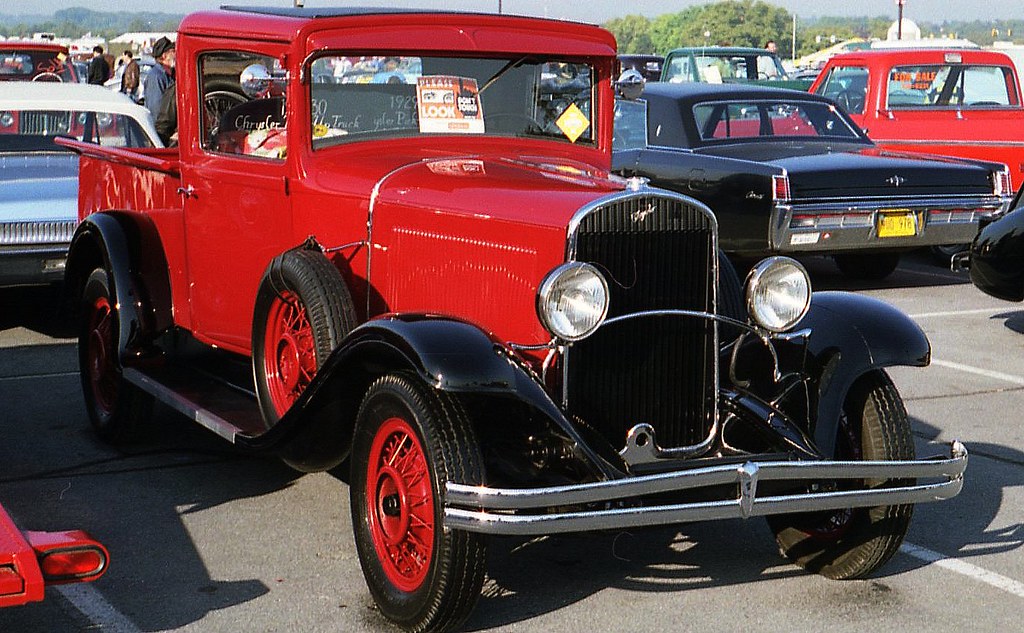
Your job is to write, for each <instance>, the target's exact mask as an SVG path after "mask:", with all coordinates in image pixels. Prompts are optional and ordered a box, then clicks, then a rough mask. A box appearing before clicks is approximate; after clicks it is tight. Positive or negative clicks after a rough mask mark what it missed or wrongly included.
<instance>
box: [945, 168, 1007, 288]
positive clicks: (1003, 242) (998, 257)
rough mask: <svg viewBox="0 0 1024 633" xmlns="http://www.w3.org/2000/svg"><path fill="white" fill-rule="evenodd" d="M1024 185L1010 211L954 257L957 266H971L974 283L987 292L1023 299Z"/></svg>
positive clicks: (983, 229) (961, 267) (985, 227)
mask: <svg viewBox="0 0 1024 633" xmlns="http://www.w3.org/2000/svg"><path fill="white" fill-rule="evenodd" d="M1022 196H1024V187H1021V188H1020V190H1019V191H1018V192H1017V197H1016V198H1014V200H1013V204H1012V205H1011V206H1010V211H1009V212H1008V213H1007V214H1006V215H1004V216H1003V217H1001V218H999V219H998V220H996V221H995V222H992V223H990V224H986V225H985V226H983V227H982V228H981V230H980V231H979V232H978V236H977V237H976V238H975V239H974V242H973V243H972V244H971V248H970V250H969V251H967V252H964V253H961V254H960V255H957V256H956V257H955V258H954V259H953V265H954V267H955V268H956V269H959V270H964V269H970V273H971V282H972V283H973V284H974V285H975V286H977V287H978V289H979V290H981V291H982V292H984V293H985V294H988V295H991V296H993V297H996V298H997V299H1005V300H1006V301H1024V204H1022V203H1021V198H1022Z"/></svg>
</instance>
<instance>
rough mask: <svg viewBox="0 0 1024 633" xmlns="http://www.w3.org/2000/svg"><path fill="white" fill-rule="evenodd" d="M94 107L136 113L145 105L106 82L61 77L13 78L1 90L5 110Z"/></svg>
mask: <svg viewBox="0 0 1024 633" xmlns="http://www.w3.org/2000/svg"><path fill="white" fill-rule="evenodd" d="M64 108H69V109H83V110H84V109H91V110H96V111H100V112H111V113H114V114H128V115H132V116H133V117H137V116H138V115H139V113H140V112H148V110H146V108H144V107H142V106H140V105H138V104H136V103H135V102H134V101H132V100H131V99H130V98H128V96H127V95H123V94H121V93H120V92H116V91H114V90H111V89H109V88H104V87H103V86H94V85H91V84H82V83H65V82H59V81H11V82H7V83H5V84H4V85H3V90H2V91H0V109H2V110H54V109H64Z"/></svg>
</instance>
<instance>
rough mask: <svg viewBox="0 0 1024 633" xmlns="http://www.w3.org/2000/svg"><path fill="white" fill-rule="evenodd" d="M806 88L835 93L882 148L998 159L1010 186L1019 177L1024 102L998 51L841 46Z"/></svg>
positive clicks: (1022, 178) (1023, 176) (1022, 174)
mask: <svg viewBox="0 0 1024 633" xmlns="http://www.w3.org/2000/svg"><path fill="white" fill-rule="evenodd" d="M810 91H811V92H813V93H816V94H821V95H825V96H826V97H831V98H832V99H835V100H836V101H837V102H838V103H839V105H841V106H842V107H844V108H845V109H846V111H847V112H848V113H849V114H850V116H851V117H852V118H853V120H854V121H856V122H857V123H858V124H859V125H860V126H861V127H862V128H864V129H865V130H866V131H867V133H868V136H870V137H871V139H872V140H873V141H875V143H877V144H878V145H880V146H882V147H884V148H886V149H891V150H906V151H913V152H926V153H930V154H941V155H946V156H959V157H963V158H977V159H982V160H988V161H994V162H1001V163H1005V164H1006V165H1007V166H1008V167H1009V168H1010V176H1011V179H1012V183H1011V186H1012V187H1013V188H1016V187H1019V186H1020V184H1021V182H1024V105H1022V100H1021V89H1020V82H1019V80H1018V77H1017V73H1016V71H1015V69H1014V65H1013V61H1012V60H1011V59H1010V57H1009V56H1007V55H1006V54H1004V53H998V52H994V51H984V50H973V49H956V50H950V49H935V50H926V49H915V50H907V49H898V50H871V51H857V52H851V53H844V54H841V55H836V56H835V57H833V58H832V59H830V60H829V61H828V63H827V64H826V65H825V67H824V68H823V69H822V71H821V73H820V74H819V75H818V78H817V79H815V81H814V83H813V84H812V85H811V88H810ZM908 185H911V186H912V183H908Z"/></svg>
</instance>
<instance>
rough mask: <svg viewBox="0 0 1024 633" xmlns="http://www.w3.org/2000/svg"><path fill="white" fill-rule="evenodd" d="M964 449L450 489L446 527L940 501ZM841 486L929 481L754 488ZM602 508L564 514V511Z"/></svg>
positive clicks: (960, 470) (951, 487)
mask: <svg viewBox="0 0 1024 633" xmlns="http://www.w3.org/2000/svg"><path fill="white" fill-rule="evenodd" d="M966 468H967V449H966V448H965V447H964V445H963V444H961V443H960V442H953V443H952V444H951V445H950V457H948V458H944V457H940V458H934V459H924V460H913V461H773V462H760V463H755V462H747V463H745V464H742V465H740V466H736V465H734V464H733V465H724V466H711V467H703V468H694V469H691V470H682V471H673V472H668V473H658V474H653V475H641V476H636V477H627V478H624V479H616V480H613V481H601V482H594V483H584V484H574V485H568V486H557V487H550V488H534V489H508V488H487V487H485V486H468V485H464V484H458V483H450V482H449V483H448V486H447V490H446V495H445V510H444V520H445V527H446V528H451V529H459V530H466V531H469V532H481V533H486V534H498V535H540V534H554V533H560V532H583V531H589V530H607V529H623V528H629V527H639V526H652V525H667V524H673V523H686V522H690V521H706V520H711V519H735V518H748V517H752V516H766V515H771V514H787V513H792V512H814V511H820V510H837V509H841V508H858V507H871V506H880V505H896V504H908V503H924V502H928V501H941V500H944V499H949V498H952V497H955V496H956V495H957V494H958V493H959V492H960V489H961V488H962V487H963V474H964V471H965V470H966ZM840 479H883V480H884V479H909V480H917V479H926V480H931V483H912V484H905V485H896V486H893V487H887V488H863V489H855V490H840V491H831V492H808V493H794V494H782V495H774V496H758V494H757V486H758V482H764V481H791V482H794V483H797V484H799V483H805V484H807V487H809V486H810V485H811V484H814V483H816V482H821V481H833V480H840ZM730 484H731V485H736V486H737V487H738V494H737V495H736V496H735V497H731V498H726V499H721V500H714V501H699V502H691V503H673V504H664V505H621V504H617V503H616V502H626V503H628V502H630V501H633V500H636V499H637V498H639V497H641V496H644V495H653V494H660V493H669V492H680V491H685V490H698V489H701V488H708V487H711V486H727V485H730ZM581 504H599V506H600V507H594V508H586V509H574V510H571V511H568V510H566V506H579V505H581Z"/></svg>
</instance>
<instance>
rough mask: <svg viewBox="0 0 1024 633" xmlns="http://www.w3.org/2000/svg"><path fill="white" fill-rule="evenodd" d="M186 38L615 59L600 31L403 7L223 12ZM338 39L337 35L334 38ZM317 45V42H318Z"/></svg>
mask: <svg viewBox="0 0 1024 633" xmlns="http://www.w3.org/2000/svg"><path fill="white" fill-rule="evenodd" d="M178 31H179V33H182V34H186V35H195V36H207V37H226V38H236V39H248V40H253V39H258V40H271V41H277V42H281V43H294V42H297V41H299V40H306V39H307V38H309V39H310V43H309V45H310V46H312V47H322V46H328V47H330V48H335V47H343V48H353V49H354V48H363V49H368V50H372V49H383V48H387V47H395V46H396V43H398V42H401V41H404V43H403V44H402V45H401V46H399V48H402V49H406V50H414V49H417V48H421V49H423V50H445V49H446V47H448V48H449V49H450V50H462V51H466V50H480V51H488V52H509V53H540V52H547V53H562V54H566V55H605V56H614V55H615V38H614V37H613V36H612V35H611V33H609V32H608V31H606V30H604V29H602V28H600V27H598V26H594V25H590V24H582V23H578V22H568V21H563V20H554V19H549V18H534V17H526V16H512V15H495V14H490V13H483V12H479V13H475V12H463V11H437V10H427V9H409V8H396V7H249V6H234V5H227V6H222V7H221V8H220V9H219V10H215V11H201V12H198V13H192V14H190V15H187V16H185V19H184V20H182V22H181V26H180V27H179V29H178ZM332 31H333V32H335V35H330V32H332ZM314 40H315V41H314Z"/></svg>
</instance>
